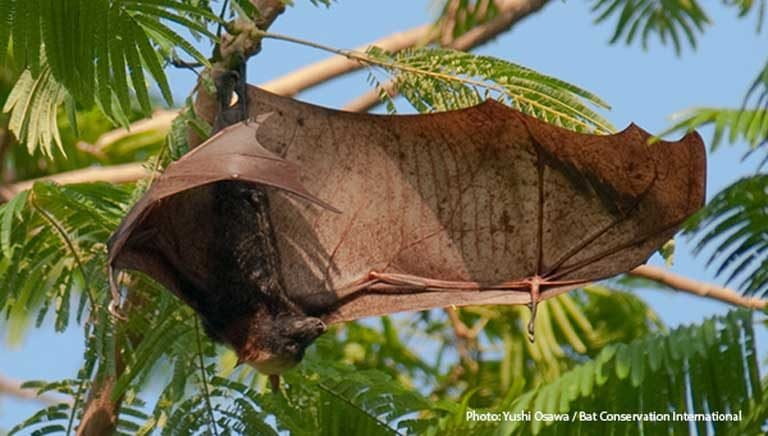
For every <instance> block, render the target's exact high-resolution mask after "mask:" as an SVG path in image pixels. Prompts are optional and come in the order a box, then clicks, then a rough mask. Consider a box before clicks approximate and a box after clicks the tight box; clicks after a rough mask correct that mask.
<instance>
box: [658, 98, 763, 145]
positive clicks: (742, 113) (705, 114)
mask: <svg viewBox="0 0 768 436" xmlns="http://www.w3.org/2000/svg"><path fill="white" fill-rule="evenodd" d="M673 119H675V120H677V121H676V122H675V124H673V125H672V126H671V127H669V128H667V129H666V130H665V131H663V132H661V133H660V134H659V136H665V135H668V134H670V133H674V132H690V131H693V130H694V129H697V128H699V127H701V126H705V125H709V124H714V127H715V133H714V135H713V137H712V150H716V149H717V148H718V146H719V145H720V144H721V143H722V141H723V139H724V138H727V140H728V142H729V143H731V144H733V143H735V142H736V141H740V140H743V141H746V142H747V144H749V146H750V147H752V148H755V147H757V146H759V145H761V144H763V143H765V142H766V140H768V109H752V110H750V109H723V108H696V109H690V110H687V111H684V112H681V113H679V114H675V115H673Z"/></svg>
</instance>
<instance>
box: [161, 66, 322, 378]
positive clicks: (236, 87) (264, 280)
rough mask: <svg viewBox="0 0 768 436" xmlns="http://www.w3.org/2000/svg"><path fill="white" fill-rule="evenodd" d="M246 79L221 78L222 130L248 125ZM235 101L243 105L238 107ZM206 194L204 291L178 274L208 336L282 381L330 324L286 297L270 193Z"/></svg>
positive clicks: (229, 189) (227, 189) (235, 189)
mask: <svg viewBox="0 0 768 436" xmlns="http://www.w3.org/2000/svg"><path fill="white" fill-rule="evenodd" d="M244 77H245V67H244V65H243V67H242V68H241V71H239V72H233V71H226V72H222V73H221V74H219V75H218V76H217V77H216V85H217V99H218V102H219V116H218V117H217V118H216V122H215V123H214V129H215V130H217V131H218V130H221V129H222V128H224V127H226V126H228V125H231V124H233V123H236V122H238V121H241V120H243V119H244V118H245V114H246V108H247V100H246V97H247V96H246V93H245V81H244V79H243V78H244ZM233 93H235V94H237V95H238V102H237V104H235V105H234V106H230V105H229V103H230V96H231V95H232V94H233ZM202 189H207V190H209V194H210V195H211V196H212V200H213V201H212V204H213V207H212V210H201V211H192V212H193V213H200V216H201V218H202V219H211V220H212V221H213V222H212V226H211V228H212V229H213V234H212V235H207V236H208V238H209V239H210V240H209V241H208V243H207V244H206V246H207V253H206V254H205V256H204V259H206V260H207V261H208V262H209V265H207V271H208V273H207V275H206V276H205V277H204V283H195V282H194V281H193V280H186V279H185V277H184V276H183V273H182V272H181V271H178V272H177V274H178V275H179V276H180V277H179V278H180V283H181V284H182V287H183V289H182V290H181V292H182V294H184V296H185V297H186V298H187V299H189V300H193V307H195V308H196V309H197V311H198V313H200V316H201V318H202V319H203V324H204V326H205V330H206V332H207V333H208V335H209V336H210V337H211V338H213V339H214V340H217V341H219V342H223V343H226V344H228V345H230V346H232V347H233V348H234V349H235V351H236V352H237V355H238V359H239V361H240V362H246V363H250V364H252V365H253V366H255V367H256V368H257V369H259V370H260V371H261V372H264V373H267V374H276V373H280V372H282V371H283V370H284V369H286V368H289V367H291V366H293V365H295V364H297V363H298V362H300V361H301V359H302V357H303V355H304V349H305V348H306V347H307V346H308V345H309V344H311V343H312V341H313V340H314V339H315V338H317V336H319V335H320V334H322V333H323V332H324V331H325V324H324V323H323V322H322V321H321V320H320V319H318V318H314V317H310V316H307V315H306V314H305V313H304V312H303V311H302V309H301V308H299V307H298V306H297V305H296V304H294V303H293V302H291V301H290V300H289V299H288V298H287V297H286V294H285V285H284V283H283V280H282V278H281V275H280V274H281V272H280V254H279V252H278V250H277V242H276V240H275V236H274V231H273V228H272V223H271V221H270V212H269V198H268V196H267V194H266V191H265V190H266V188H265V187H262V186H258V185H253V184H246V183H243V182H238V181H223V182H218V183H215V184H213V185H211V186H208V187H203V188H202ZM188 237H196V235H188ZM170 253H172V252H170ZM171 256H173V254H171ZM181 267H182V268H180V269H183V266H181ZM177 270H178V269H177Z"/></svg>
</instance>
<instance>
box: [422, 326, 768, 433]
mask: <svg viewBox="0 0 768 436" xmlns="http://www.w3.org/2000/svg"><path fill="white" fill-rule="evenodd" d="M752 322H753V320H752V314H751V313H750V312H747V311H734V312H731V313H729V314H728V315H727V316H725V317H718V318H714V319H710V320H708V321H706V322H705V323H704V324H702V325H700V326H684V327H680V328H677V329H675V330H673V331H672V332H670V333H669V334H668V335H654V336H648V337H646V338H643V339H639V340H636V341H634V342H632V343H630V344H628V345H623V344H620V345H612V346H609V347H607V348H606V349H604V350H603V351H602V352H601V353H600V354H599V355H598V356H597V357H595V358H594V359H593V360H591V361H588V362H586V363H584V364H582V365H579V366H577V367H575V368H574V369H572V370H571V371H568V372H566V373H564V374H563V375H562V376H561V377H559V378H558V379H557V380H555V381H553V382H550V383H546V384H543V385H542V386H540V387H538V388H537V389H536V390H534V391H531V392H529V393H527V394H525V395H522V396H520V397H517V398H513V399H511V400H510V401H509V402H507V403H505V404H502V405H501V409H500V410H503V411H508V412H511V413H520V412H523V411H532V410H535V411H537V412H540V413H547V414H564V413H565V414H568V415H569V416H568V418H567V419H564V418H562V416H563V415H560V416H561V418H560V419H563V421H558V420H554V419H553V420H552V421H548V422H545V421H542V420H541V419H532V420H531V421H527V420H519V421H515V422H512V421H510V420H506V422H502V423H481V422H467V421H463V422H459V423H456V422H455V421H453V422H452V421H451V418H446V419H442V420H441V421H440V423H439V424H438V429H439V430H438V429H434V430H436V431H437V432H438V433H444V432H451V431H456V430H458V429H459V428H462V429H463V431H468V432H478V431H481V430H482V431H484V432H488V433H491V432H495V433H496V434H546V435H550V434H551V435H556V434H573V435H582V434H584V435H587V434H595V433H596V431H597V430H598V429H599V430H600V431H601V432H606V433H608V434H636V433H640V434H670V433H671V434H683V433H684V434H688V433H689V428H688V423H687V422H685V421H682V422H681V421H680V420H679V419H678V420H677V421H675V420H672V419H669V420H664V419H656V420H654V419H652V415H653V414H657V415H658V414H670V413H686V412H689V413H690V412H693V413H720V414H724V413H736V412H738V411H742V412H743V414H744V415H745V416H750V418H749V419H750V421H751V422H750V423H744V422H734V421H722V420H719V421H713V422H712V423H711V424H712V425H713V426H714V428H715V430H716V432H717V433H718V434H719V433H721V432H723V433H724V432H726V431H728V430H731V431H733V430H735V429H736V428H737V427H740V426H747V427H748V426H750V425H752V426H754V425H755V424H756V425H757V427H759V426H760V425H763V424H764V423H765V421H766V419H768V413H766V411H765V408H764V407H761V406H760V404H761V401H762V399H763V395H764V392H763V388H762V386H761V385H760V380H759V374H757V373H756V371H757V352H756V350H755V347H754V331H753V328H752ZM706 332H709V333H706ZM710 335H711V336H714V337H711V338H710ZM659 361H664V362H665V364H664V365H660V364H659V363H658V362H659ZM752 374H754V375H752ZM574 411H575V412H577V413H588V414H590V415H591V413H592V412H595V413H600V412H607V413H638V414H646V415H644V416H645V417H646V418H645V419H641V418H639V417H638V418H633V419H629V420H624V419H618V420H606V419H605V418H603V419H601V420H600V421H599V422H592V423H590V422H587V421H585V420H578V419H576V420H574V419H573V418H572V413H573V412H574ZM494 412H496V411H494ZM462 413H463V412H462ZM499 413H500V412H499ZM454 416H455V415H454ZM662 418H664V417H662ZM594 421H597V420H594ZM456 424H458V426H457V425H456ZM459 426H461V427H459ZM709 433H710V432H709V431H708V430H707V429H706V428H705V429H704V431H703V432H701V433H696V432H694V433H693V434H709Z"/></svg>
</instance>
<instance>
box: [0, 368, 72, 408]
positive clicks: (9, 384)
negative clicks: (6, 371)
mask: <svg viewBox="0 0 768 436" xmlns="http://www.w3.org/2000/svg"><path fill="white" fill-rule="evenodd" d="M0 395H8V396H11V397H15V398H19V399H22V400H32V401H39V402H42V403H44V404H47V405H54V404H59V403H64V402H67V400H65V399H60V398H56V397H54V396H51V395H46V394H44V395H37V392H35V390H34V389H25V388H22V387H21V383H20V382H18V381H16V380H12V379H10V378H8V377H4V376H2V375H0Z"/></svg>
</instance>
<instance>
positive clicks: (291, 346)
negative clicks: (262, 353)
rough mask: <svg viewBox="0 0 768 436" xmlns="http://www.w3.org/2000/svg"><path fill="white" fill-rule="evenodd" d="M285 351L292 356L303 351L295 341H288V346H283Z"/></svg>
mask: <svg viewBox="0 0 768 436" xmlns="http://www.w3.org/2000/svg"><path fill="white" fill-rule="evenodd" d="M285 350H286V351H287V352H288V353H289V354H291V355H292V356H295V355H297V354H299V353H303V351H304V349H303V348H302V346H301V345H299V343H298V342H296V341H288V344H287V345H286V346H285Z"/></svg>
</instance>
